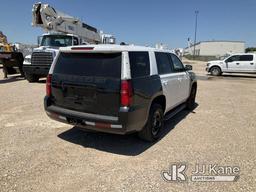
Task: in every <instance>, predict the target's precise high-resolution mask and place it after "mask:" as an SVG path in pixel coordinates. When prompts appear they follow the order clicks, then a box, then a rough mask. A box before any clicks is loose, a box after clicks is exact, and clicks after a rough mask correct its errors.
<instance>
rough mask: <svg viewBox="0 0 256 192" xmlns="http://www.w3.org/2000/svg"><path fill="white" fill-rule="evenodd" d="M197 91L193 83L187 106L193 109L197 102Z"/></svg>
mask: <svg viewBox="0 0 256 192" xmlns="http://www.w3.org/2000/svg"><path fill="white" fill-rule="evenodd" d="M196 91H197V87H196V85H193V86H192V88H191V91H190V95H189V98H188V100H187V103H186V106H187V109H188V110H193V109H194V107H195V104H196Z"/></svg>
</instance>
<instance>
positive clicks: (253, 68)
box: [206, 53, 256, 76]
mask: <svg viewBox="0 0 256 192" xmlns="http://www.w3.org/2000/svg"><path fill="white" fill-rule="evenodd" d="M206 71H207V72H208V73H211V74H212V75H215V76H219V75H221V74H222V73H256V54H253V53H239V54H233V55H231V56H229V57H227V58H226V59H224V60H217V61H209V62H208V63H207V65H206Z"/></svg>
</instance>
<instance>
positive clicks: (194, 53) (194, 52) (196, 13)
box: [193, 10, 199, 58]
mask: <svg viewBox="0 0 256 192" xmlns="http://www.w3.org/2000/svg"><path fill="white" fill-rule="evenodd" d="M198 14H199V11H197V10H196V11H195V15H196V23H195V38H194V51H193V57H194V58H195V55H196V33H197V16H198Z"/></svg>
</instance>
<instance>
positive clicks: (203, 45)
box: [184, 41, 245, 56]
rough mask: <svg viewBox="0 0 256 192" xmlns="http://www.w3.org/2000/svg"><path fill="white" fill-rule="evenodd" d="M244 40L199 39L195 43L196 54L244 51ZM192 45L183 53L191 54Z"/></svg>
mask: <svg viewBox="0 0 256 192" xmlns="http://www.w3.org/2000/svg"><path fill="white" fill-rule="evenodd" d="M244 51H245V42H244V41H201V42H198V43H196V44H195V55H196V56H223V55H226V54H231V53H244ZM193 52H194V45H191V46H190V47H186V48H185V49H184V54H185V55H193Z"/></svg>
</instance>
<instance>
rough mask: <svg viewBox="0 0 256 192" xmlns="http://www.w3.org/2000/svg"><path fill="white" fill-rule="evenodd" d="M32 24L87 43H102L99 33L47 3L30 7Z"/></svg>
mask: <svg viewBox="0 0 256 192" xmlns="http://www.w3.org/2000/svg"><path fill="white" fill-rule="evenodd" d="M32 26H35V27H41V28H43V29H44V30H46V31H47V32H51V31H55V32H62V33H65V34H73V35H77V36H79V37H81V38H82V39H83V40H85V41H86V42H87V43H102V40H101V33H100V32H99V31H98V30H97V29H96V28H95V27H92V26H90V25H88V24H85V23H83V22H82V21H80V20H79V19H78V18H75V17H72V16H70V15H67V14H65V13H63V12H61V11H58V10H56V9H54V8H53V7H51V6H50V5H49V4H41V3H36V4H34V5H33V9H32Z"/></svg>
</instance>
